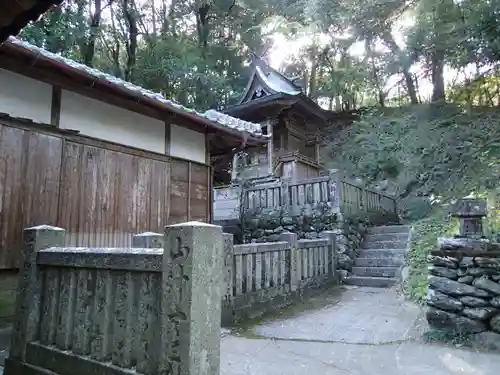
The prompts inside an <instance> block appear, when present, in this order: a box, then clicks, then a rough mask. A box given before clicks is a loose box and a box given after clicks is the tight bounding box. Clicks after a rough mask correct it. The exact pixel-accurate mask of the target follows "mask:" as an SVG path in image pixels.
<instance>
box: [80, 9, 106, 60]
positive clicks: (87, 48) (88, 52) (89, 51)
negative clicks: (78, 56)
mask: <svg viewBox="0 0 500 375" xmlns="http://www.w3.org/2000/svg"><path fill="white" fill-rule="evenodd" d="M89 7H90V2H89ZM101 12H102V4H101V0H94V12H93V13H92V14H91V16H90V20H89V32H90V35H89V37H88V39H87V40H86V41H85V43H84V48H83V51H82V58H83V63H84V64H85V65H87V66H90V67H91V66H92V63H93V60H94V54H95V43H96V40H97V35H98V34H99V27H100V24H101Z"/></svg>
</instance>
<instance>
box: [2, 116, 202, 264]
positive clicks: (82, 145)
mask: <svg viewBox="0 0 500 375" xmlns="http://www.w3.org/2000/svg"><path fill="white" fill-rule="evenodd" d="M89 143H91V142H90V141H89V138H86V137H82V142H78V137H75V136H71V139H66V138H65V137H64V136H61V135H60V134H54V135H51V134H47V132H46V131H45V132H40V131H37V130H27V129H23V128H17V127H14V126H5V125H2V124H0V269H11V268H16V267H18V261H19V256H20V252H21V247H22V232H23V228H26V227H29V226H34V225H40V224H50V225H56V226H60V227H62V228H65V229H66V230H67V234H68V235H67V236H66V238H67V245H69V246H92V247H114V246H119V247H126V246H130V245H131V239H132V235H133V234H136V233H139V232H144V231H160V232H161V231H162V230H163V227H164V226H165V225H168V224H174V223H179V222H183V221H187V220H198V221H208V220H210V209H211V202H210V200H209V192H210V186H211V181H210V180H209V176H210V168H209V167H208V166H205V165H199V164H195V163H191V162H189V161H185V160H178V159H173V158H172V159H171V158H168V157H165V160H160V158H159V157H158V154H154V155H153V156H154V157H152V158H148V157H147V154H148V153H147V152H143V153H142V155H137V152H134V153H127V152H126V150H127V148H126V147H124V148H123V150H124V152H121V151H117V150H116V146H115V147H113V148H112V149H107V148H105V147H104V146H103V143H102V142H99V143H97V142H96V144H97V146H92V145H90V144H89Z"/></svg>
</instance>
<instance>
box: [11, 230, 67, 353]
mask: <svg viewBox="0 0 500 375" xmlns="http://www.w3.org/2000/svg"><path fill="white" fill-rule="evenodd" d="M65 233H66V231H65V230H64V229H62V228H57V227H52V226H49V225H40V226H36V227H32V228H27V229H25V230H24V234H23V241H24V245H23V246H24V247H23V256H24V261H23V264H22V268H21V269H20V270H19V284H18V290H17V299H16V314H15V322H14V327H13V331H12V339H11V346H10V353H9V358H10V359H13V360H19V361H24V359H25V353H26V345H27V344H28V342H31V341H35V340H37V339H38V332H39V328H40V327H39V326H40V306H41V298H42V286H43V283H42V280H41V275H40V270H39V268H38V266H37V255H38V254H37V253H38V252H39V251H40V250H43V249H47V248H49V247H60V246H64V236H65Z"/></svg>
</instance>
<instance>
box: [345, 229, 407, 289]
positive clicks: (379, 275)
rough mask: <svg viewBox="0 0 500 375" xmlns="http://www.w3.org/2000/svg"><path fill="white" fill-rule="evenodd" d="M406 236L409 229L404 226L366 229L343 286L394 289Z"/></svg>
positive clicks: (403, 257)
mask: <svg viewBox="0 0 500 375" xmlns="http://www.w3.org/2000/svg"><path fill="white" fill-rule="evenodd" d="M409 233H410V227H408V226H404V225H397V226H394V225H393V226H384V227H375V228H370V229H369V230H368V233H367V234H366V236H365V238H364V241H363V243H362V245H361V249H359V251H358V257H357V258H356V259H355V261H354V267H353V268H352V273H351V275H350V276H349V277H347V279H346V280H345V282H346V284H348V285H357V286H370V287H378V288H387V287H391V286H393V285H396V284H397V282H398V280H397V276H398V273H399V270H400V268H401V267H402V266H403V265H404V263H405V254H406V249H407V243H408V236H409Z"/></svg>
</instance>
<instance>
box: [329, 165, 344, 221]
mask: <svg viewBox="0 0 500 375" xmlns="http://www.w3.org/2000/svg"><path fill="white" fill-rule="evenodd" d="M328 177H329V179H328V190H329V196H330V201H331V202H332V205H333V206H332V213H342V211H341V206H342V202H343V197H342V195H343V194H342V182H343V180H344V176H343V174H342V172H341V171H340V170H338V169H330V170H329V171H328Z"/></svg>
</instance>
